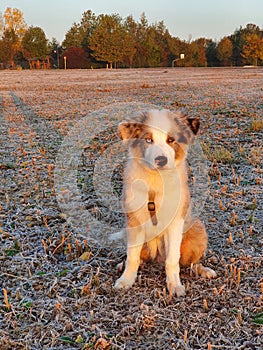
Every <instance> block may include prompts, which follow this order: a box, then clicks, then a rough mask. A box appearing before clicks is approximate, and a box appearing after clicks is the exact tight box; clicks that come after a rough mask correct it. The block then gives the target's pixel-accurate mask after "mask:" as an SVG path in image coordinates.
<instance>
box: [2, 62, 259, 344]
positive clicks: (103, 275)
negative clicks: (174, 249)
mask: <svg viewBox="0 0 263 350" xmlns="http://www.w3.org/2000/svg"><path fill="white" fill-rule="evenodd" d="M150 106H155V107H157V108H167V109H171V110H174V109H176V108H180V109H182V110H183V111H185V112H186V113H188V114H189V115H193V116H200V118H201V132H200V134H199V136H198V147H199V146H200V148H196V150H198V154H194V156H196V155H198V156H200V155H201V158H202V160H203V164H204V169H203V168H202V171H201V173H198V172H197V169H196V168H195V166H194V163H190V165H189V175H190V180H189V181H190V185H191V188H192V193H193V197H194V199H195V205H196V207H197V210H198V214H199V215H200V217H201V218H202V220H203V221H204V222H205V224H206V227H207V231H208V235H209V247H208V251H207V255H206V257H205V258H204V263H205V264H206V265H207V266H209V267H211V268H213V269H214V270H216V272H217V278H216V279H214V280H204V279H201V278H197V277H196V276H195V274H194V272H192V271H190V269H182V270H181V278H182V283H183V284H184V285H185V287H186V291H187V292H186V297H184V298H176V297H173V298H172V299H170V298H169V295H168V293H167V291H166V288H165V286H166V281H165V271H164V266H162V265H160V264H157V263H149V264H147V265H144V266H142V267H141V269H140V272H139V278H138V280H137V282H136V283H135V285H134V287H133V288H132V289H130V290H129V291H122V292H116V291H115V290H114V289H113V284H114V282H115V280H116V279H117V278H118V276H119V273H118V272H117V268H116V266H117V264H118V263H120V262H121V261H122V260H123V259H125V246H124V244H123V243H122V242H111V241H109V239H108V236H109V234H110V233H114V232H117V231H119V230H120V229H121V228H123V214H122V212H121V209H120V203H119V195H120V193H121V173H122V167H123V161H124V157H125V151H124V149H123V148H122V144H121V143H120V141H119V139H118V136H117V133H116V126H117V124H118V122H119V121H121V120H122V119H124V118H125V116H127V115H130V114H132V113H136V111H137V110H140V109H142V108H148V107H150ZM262 137H263V69H262V68H261V69H260V68H258V69H257V68H233V69H230V68H228V69H223V68H222V69H221V68H195V69H194V68H175V69H171V68H169V69H166V68H164V69H161V68H160V69H131V70H128V69H127V70H67V71H64V70H59V71H56V70H50V71H0V243H1V245H0V272H1V277H0V286H1V288H0V348H1V349H3V350H7V349H10V350H11V349H19V350H20V349H52V350H53V349H165V350H168V349H180V350H181V349H193V350H197V349H202V350H204V349H208V350H209V349H233V350H238V349H239V350H241V349H253V350H259V349H262V342H263V341H262V339H263V274H262V271H263V255H262V251H263V236H262V228H263V215H262V212H263V202H262V198H263V192H262V172H263V169H262V164H263V146H262ZM193 158H194V157H193ZM200 174H201V175H200ZM198 175H200V178H199V177H198ZM199 184H202V186H205V187H204V190H202V191H200V190H199V191H198V189H199V188H201V187H199ZM200 186H201V185H200Z"/></svg>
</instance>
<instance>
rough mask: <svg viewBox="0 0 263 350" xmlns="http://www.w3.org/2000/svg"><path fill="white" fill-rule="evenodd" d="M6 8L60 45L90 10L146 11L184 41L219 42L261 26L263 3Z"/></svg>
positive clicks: (129, 1) (27, 1) (11, 1)
mask: <svg viewBox="0 0 263 350" xmlns="http://www.w3.org/2000/svg"><path fill="white" fill-rule="evenodd" d="M6 7H12V8H14V7H16V8H18V9H20V10H21V11H22V12H23V13H24V18H25V21H26V22H27V24H28V25H33V26H39V27H41V28H42V29H43V30H44V31H45V33H46V35H47V37H48V38H49V39H51V38H52V37H55V38H56V39H57V40H58V41H59V42H62V41H63V39H64V36H65V33H66V32H67V31H68V30H69V29H70V27H71V25H72V24H73V23H74V22H79V21H80V19H81V15H82V13H83V12H84V11H85V10H89V9H90V10H92V11H93V12H94V13H95V14H96V15H98V14H100V13H104V14H106V13H107V14H112V13H119V14H120V15H121V16H122V17H123V18H124V17H126V16H128V15H130V14H132V15H133V16H134V18H135V19H136V20H138V19H139V17H140V14H141V13H142V12H145V14H146V17H147V18H148V20H149V22H150V23H153V22H156V21H159V20H164V22H165V25H166V27H167V28H168V29H169V31H170V33H171V34H172V35H173V36H177V37H179V38H180V39H184V40H188V39H189V37H190V36H191V37H192V39H196V38H199V37H206V38H211V39H217V40H220V39H221V38H222V37H224V36H225V35H229V34H232V33H233V32H234V30H235V29H236V28H238V27H239V26H240V25H242V27H244V26H245V25H246V24H247V23H254V24H256V25H258V26H259V27H261V28H262V27H263V0H214V1H213V0H93V1H91V0H0V11H1V12H2V14H3V12H4V11H5V9H6Z"/></svg>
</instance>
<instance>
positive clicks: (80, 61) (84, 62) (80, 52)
mask: <svg viewBox="0 0 263 350" xmlns="http://www.w3.org/2000/svg"><path fill="white" fill-rule="evenodd" d="M62 57H66V58H67V68H69V69H81V68H90V60H89V59H88V58H87V55H86V51H85V50H84V49H83V48H81V47H69V48H68V49H67V50H66V51H65V52H64V53H63V55H62Z"/></svg>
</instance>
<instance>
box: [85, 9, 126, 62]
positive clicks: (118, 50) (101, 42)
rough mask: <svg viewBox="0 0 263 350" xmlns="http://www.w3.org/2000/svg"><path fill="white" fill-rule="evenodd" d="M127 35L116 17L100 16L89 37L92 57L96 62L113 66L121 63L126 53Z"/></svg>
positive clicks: (119, 19)
mask: <svg viewBox="0 0 263 350" xmlns="http://www.w3.org/2000/svg"><path fill="white" fill-rule="evenodd" d="M127 40H128V39H127V33H126V31H125V30H124V27H123V25H122V23H121V18H120V17H119V16H118V15H100V16H99V17H98V26H97V28H96V29H95V30H94V32H93V33H92V36H91V37H90V48H91V50H92V56H93V57H94V58H96V60H98V61H102V62H107V63H109V65H110V68H112V66H113V64H115V66H116V64H117V63H118V62H121V61H122V58H123V56H124V53H125V51H126V43H127Z"/></svg>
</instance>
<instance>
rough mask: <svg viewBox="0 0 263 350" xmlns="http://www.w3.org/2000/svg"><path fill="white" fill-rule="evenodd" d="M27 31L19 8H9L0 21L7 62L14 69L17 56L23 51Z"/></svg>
mask: <svg viewBox="0 0 263 350" xmlns="http://www.w3.org/2000/svg"><path fill="white" fill-rule="evenodd" d="M26 29H27V25H26V23H25V20H24V17H23V13H22V12H21V11H20V10H18V9H17V8H11V7H7V8H6V10H5V12H4V15H3V17H2V18H1V19H0V30H2V40H3V43H2V45H3V47H4V50H5V61H6V63H7V64H10V65H11V66H12V67H14V65H15V63H14V57H15V55H16V54H17V53H18V51H19V50H21V41H22V38H23V35H24V34H25V31H26Z"/></svg>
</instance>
